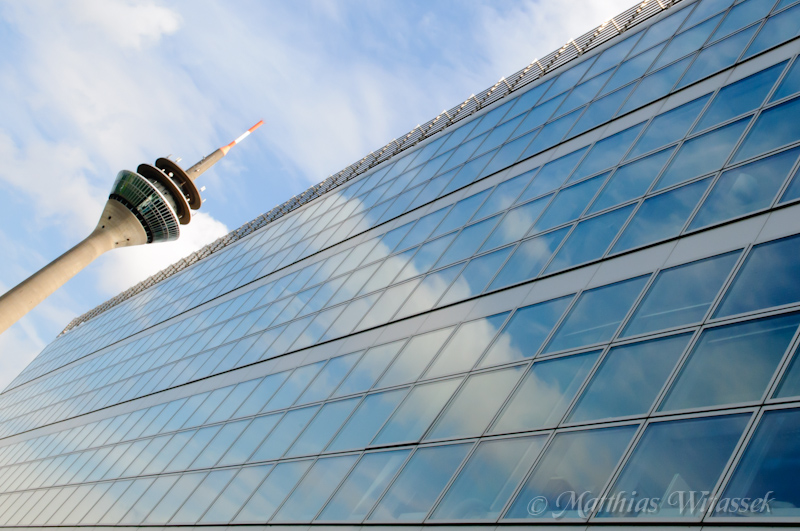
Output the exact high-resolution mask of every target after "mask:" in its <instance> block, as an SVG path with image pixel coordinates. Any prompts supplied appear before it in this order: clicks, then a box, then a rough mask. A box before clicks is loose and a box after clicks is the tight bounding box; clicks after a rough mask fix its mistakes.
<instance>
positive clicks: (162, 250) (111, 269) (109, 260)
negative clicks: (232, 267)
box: [97, 212, 230, 295]
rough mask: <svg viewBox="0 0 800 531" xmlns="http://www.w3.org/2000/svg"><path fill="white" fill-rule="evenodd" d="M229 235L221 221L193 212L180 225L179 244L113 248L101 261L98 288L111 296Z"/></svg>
mask: <svg viewBox="0 0 800 531" xmlns="http://www.w3.org/2000/svg"><path fill="white" fill-rule="evenodd" d="M228 232H230V229H229V228H228V227H226V226H225V224H223V223H222V222H220V221H218V220H216V219H214V218H212V217H211V216H209V215H208V214H205V213H203V212H195V213H194V215H193V217H192V222H191V223H190V224H189V225H184V226H181V237H180V238H179V239H178V241H175V242H169V243H158V244H152V245H145V246H140V247H128V248H123V249H116V250H114V251H112V252H110V253H107V254H106V255H105V256H103V257H102V258H100V260H104V263H102V264H100V265H101V267H98V268H97V271H98V272H97V275H98V278H97V282H98V285H99V286H100V287H101V288H102V289H103V290H104V291H105V292H106V293H110V294H113V295H116V294H117V293H120V292H122V291H124V290H126V289H128V288H129V287H131V286H132V285H134V284H136V283H137V282H139V281H142V280H144V279H146V278H147V277H149V276H151V275H153V274H155V273H158V272H159V271H161V270H162V269H164V268H165V267H167V266H169V265H171V264H173V263H175V262H177V261H178V260H180V259H181V258H184V257H186V256H187V255H189V254H191V253H193V252H194V251H196V250H197V249H199V248H201V247H203V246H204V245H207V244H209V243H211V242H213V241H214V240H216V239H217V238H220V237H222V236H224V235H226V234H227V233H228Z"/></svg>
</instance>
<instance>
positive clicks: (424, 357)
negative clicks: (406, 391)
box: [376, 328, 453, 387]
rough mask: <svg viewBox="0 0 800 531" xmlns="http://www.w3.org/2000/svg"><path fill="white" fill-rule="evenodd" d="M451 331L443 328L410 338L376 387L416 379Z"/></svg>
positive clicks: (451, 329)
mask: <svg viewBox="0 0 800 531" xmlns="http://www.w3.org/2000/svg"><path fill="white" fill-rule="evenodd" d="M452 331H453V328H445V329H444V330H436V331H435V332H429V333H427V334H422V335H419V336H416V337H413V338H411V340H410V341H409V342H408V343H407V344H406V346H405V348H403V350H402V352H400V354H399V355H398V356H397V358H395V360H394V362H393V363H392V366H391V367H389V370H387V371H386V373H385V374H384V375H383V376H382V377H381V379H380V381H379V382H378V385H377V386H376V387H390V386H393V385H400V384H404V383H411V382H414V381H416V380H417V378H419V377H420V375H421V374H422V371H424V370H425V368H426V367H427V366H428V364H429V363H430V362H431V360H432V359H433V357H434V356H435V355H436V353H437V352H439V349H440V348H441V347H442V345H443V344H444V342H445V341H446V340H447V338H448V337H450V334H451V333H452Z"/></svg>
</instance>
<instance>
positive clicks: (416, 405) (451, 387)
mask: <svg viewBox="0 0 800 531" xmlns="http://www.w3.org/2000/svg"><path fill="white" fill-rule="evenodd" d="M461 381H462V378H454V379H452V380H444V381H441V382H434V383H429V384H424V385H418V386H417V387H415V388H414V389H413V390H412V391H411V393H409V395H408V397H407V398H406V400H405V401H404V402H403V403H402V404H401V405H400V407H398V408H397V411H396V412H395V414H394V415H392V418H391V419H389V421H388V422H387V423H386V426H384V427H383V429H382V430H381V431H380V433H378V435H377V436H376V437H375V440H374V441H373V443H372V444H375V445H384V444H395V443H399V442H405V441H409V442H411V441H418V440H419V439H420V438H421V437H422V436H423V435H424V434H425V432H426V431H427V430H428V426H430V425H431V423H432V422H433V419H435V418H436V417H437V415H439V411H441V410H442V408H443V407H444V405H445V404H446V403H447V402H448V400H450V397H451V396H452V395H453V393H454V392H455V390H456V388H457V387H458V385H459V384H460V383H461Z"/></svg>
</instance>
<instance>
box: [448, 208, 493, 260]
mask: <svg viewBox="0 0 800 531" xmlns="http://www.w3.org/2000/svg"><path fill="white" fill-rule="evenodd" d="M498 221H500V216H495V217H493V218H489V219H486V220H483V221H481V222H479V223H475V224H474V225H470V226H469V227H466V228H464V230H462V231H461V233H460V234H459V235H458V236H457V237H456V239H455V240H453V243H452V245H450V247H449V248H448V249H447V250H446V251H445V252H444V254H443V255H442V257H441V258H440V259H439V261H438V262H437V263H436V265H435V266H434V268H439V267H444V266H448V265H450V264H453V263H455V262H458V261H459V260H463V259H465V258H469V257H470V256H472V255H473V254H475V252H476V251H477V250H478V249H479V248H480V246H481V244H482V243H483V240H485V239H486V237H487V236H488V235H489V233H490V232H492V229H494V226H495V225H496V224H497V222H498Z"/></svg>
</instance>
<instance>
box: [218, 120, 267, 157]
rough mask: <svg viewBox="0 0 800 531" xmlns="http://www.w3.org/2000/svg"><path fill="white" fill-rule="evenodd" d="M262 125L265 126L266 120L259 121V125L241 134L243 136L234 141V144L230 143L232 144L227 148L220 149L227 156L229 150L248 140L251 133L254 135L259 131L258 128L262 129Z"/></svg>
mask: <svg viewBox="0 0 800 531" xmlns="http://www.w3.org/2000/svg"><path fill="white" fill-rule="evenodd" d="M262 125H264V120H259V121H258V123H257V124H256V125H254V126H253V127H251V128H250V129H248V130H247V131H245V132H244V133H242V134H241V135H240V136H239V137H238V138H237V139H236V140H234V141H233V142H231V143H230V144H228V145H227V146H225V147H222V148H220V149H221V150H222V152H223V153H225V154H227V153H228V150H229V149H231V148H232V147H233V146H235V145H236V144H238V143H239V142H241V141H242V140H244V139H245V138H247V137H248V136H250V133H252V132H253V131H255V130H256V129H258V128H259V127H261V126H262Z"/></svg>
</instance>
